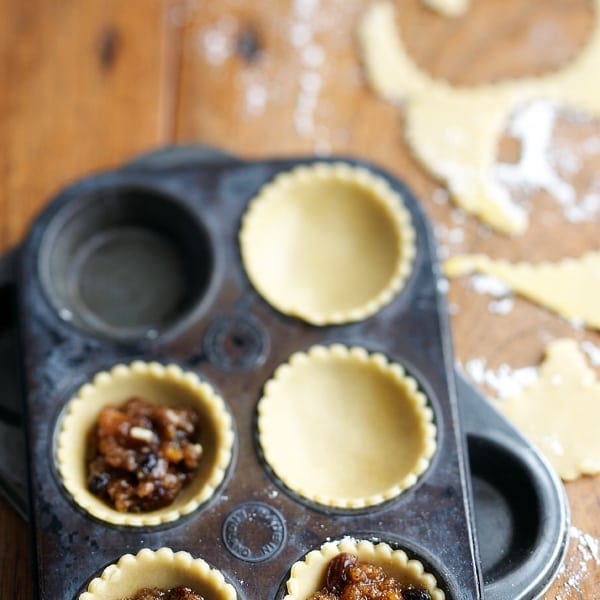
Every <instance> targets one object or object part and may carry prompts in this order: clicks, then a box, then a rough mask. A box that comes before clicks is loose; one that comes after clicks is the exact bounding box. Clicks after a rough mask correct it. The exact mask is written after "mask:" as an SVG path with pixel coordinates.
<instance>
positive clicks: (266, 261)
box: [240, 163, 415, 325]
mask: <svg viewBox="0 0 600 600" xmlns="http://www.w3.org/2000/svg"><path fill="white" fill-rule="evenodd" d="M240 247H241V253H242V260H243V263H244V267H245V269H246V272H247V274H248V277H249V278H250V281H251V282H252V284H253V285H254V287H255V288H256V289H257V290H258V292H259V293H260V294H261V295H262V296H263V297H264V298H265V300H267V302H269V303H270V304H271V305H272V306H274V307H275V308H276V309H278V310H279V311H281V312H283V313H285V314H288V315H292V316H295V317H299V318H301V319H304V320H305V321H308V322H309V323H312V324H314V325H327V324H332V323H346V322H350V321H359V320H361V319H365V318H367V317H368V316H370V315H372V314H374V313H376V312H377V311H378V310H380V309H381V308H382V307H383V306H385V305H386V304H388V303H389V302H391V301H392V299H393V298H394V296H395V295H396V294H397V293H398V292H399V291H400V290H401V289H402V287H403V286H404V284H405V281H406V279H407V277H408V275H409V274H410V272H411V269H412V264H413V260H414V256H415V232H414V229H413V227H412V224H411V219H410V215H409V213H408V211H407V210H406V208H405V207H404V205H403V202H402V198H401V197H400V196H399V195H398V194H397V193H396V192H394V191H393V190H392V188H391V187H390V185H389V184H388V183H387V182H386V181H385V180H384V179H383V178H382V177H379V176H376V175H374V174H373V173H371V172H370V171H368V170H367V169H364V168H361V167H353V166H350V165H348V164H344V163H336V164H325V163H317V164H313V165H311V166H302V167H298V168H296V169H294V170H293V171H290V172H285V173H282V174H280V175H278V176H277V177H276V178H275V179H274V180H273V181H272V182H271V183H269V184H267V185H266V186H265V187H263V188H262V190H261V191H260V192H259V194H258V196H256V197H255V198H254V199H253V200H252V202H251V204H250V206H249V208H248V211H247V212H246V214H245V216H244V219H243V222H242V228H241V231H240Z"/></svg>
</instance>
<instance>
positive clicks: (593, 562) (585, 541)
mask: <svg viewBox="0 0 600 600" xmlns="http://www.w3.org/2000/svg"><path fill="white" fill-rule="evenodd" d="M569 537H570V538H571V552H570V553H569V555H568V557H567V560H566V561H565V563H564V565H563V566H562V567H561V569H560V571H559V573H558V579H557V581H558V585H559V587H560V592H559V593H558V594H557V595H556V596H555V600H571V598H574V597H577V598H583V597H584V596H583V595H582V594H583V591H582V584H583V583H584V582H585V579H586V577H587V576H588V575H589V573H590V570H592V569H594V570H596V569H597V568H598V566H600V539H597V538H594V537H592V536H591V535H589V534H587V533H584V532H583V531H580V530H579V529H577V528H576V527H573V526H571V527H570V529H569ZM574 594H577V596H574ZM588 597H589V596H588Z"/></svg>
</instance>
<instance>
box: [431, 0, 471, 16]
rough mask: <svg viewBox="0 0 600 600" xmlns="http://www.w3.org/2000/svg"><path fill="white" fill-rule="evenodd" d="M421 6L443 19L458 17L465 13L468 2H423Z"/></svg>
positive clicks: (455, 0)
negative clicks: (426, 7) (441, 16)
mask: <svg viewBox="0 0 600 600" xmlns="http://www.w3.org/2000/svg"><path fill="white" fill-rule="evenodd" d="M423 4H425V5H426V6H428V7H429V8H431V9H432V10H435V11H436V12H438V13H440V14H441V15H444V16H445V17H460V16H462V15H464V14H465V13H466V12H467V9H468V8H469V4H470V0H423Z"/></svg>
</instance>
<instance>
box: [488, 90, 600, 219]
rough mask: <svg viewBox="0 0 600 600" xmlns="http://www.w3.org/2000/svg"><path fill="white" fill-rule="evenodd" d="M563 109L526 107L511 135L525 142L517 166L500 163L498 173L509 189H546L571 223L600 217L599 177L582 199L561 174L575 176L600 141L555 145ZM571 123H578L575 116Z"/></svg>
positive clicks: (511, 125)
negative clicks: (555, 136) (554, 141)
mask: <svg viewBox="0 0 600 600" xmlns="http://www.w3.org/2000/svg"><path fill="white" fill-rule="evenodd" d="M560 110H561V109H560V107H559V106H558V105H557V104H555V103H552V102H549V101H538V102H533V103H531V104H528V105H526V106H525V107H524V108H523V109H522V110H520V111H518V112H517V113H516V114H515V115H514V116H513V118H512V119H511V121H510V123H509V126H508V132H509V133H510V134H511V135H512V136H514V137H515V138H516V139H518V140H519V141H520V143H521V156H520V159H519V161H518V162H517V163H515V164H509V163H498V164H497V165H496V167H495V174H496V176H497V177H498V179H499V180H500V181H501V182H502V183H503V184H505V185H507V186H508V187H509V189H513V190H516V191H520V192H522V193H523V194H525V195H528V194H530V193H532V192H534V191H536V190H544V191H546V192H547V193H548V194H550V196H551V197H552V198H554V199H555V200H556V201H557V202H558V204H559V205H560V206H561V208H562V211H563V216H564V218H565V219H566V220H567V221H569V222H571V223H581V222H583V221H593V220H595V219H598V218H600V190H596V189H595V188H596V187H597V186H598V185H599V184H600V179H598V178H596V179H594V180H593V181H592V182H591V188H590V189H588V190H586V191H584V192H583V193H582V194H581V195H580V197H578V194H577V191H576V190H575V188H574V187H573V185H572V184H571V183H570V182H569V181H567V180H565V179H564V178H563V177H561V175H560V174H559V172H560V173H562V174H564V175H565V176H567V177H569V176H571V177H572V176H574V175H576V174H577V173H578V172H579V171H580V170H581V168H582V166H583V161H584V159H585V158H586V157H589V156H592V155H595V154H598V153H600V139H599V138H597V137H591V138H588V139H586V140H585V141H584V142H583V143H582V144H579V145H575V144H569V145H568V146H567V145H564V144H563V145H560V144H556V143H553V141H552V138H553V132H554V129H555V126H556V122H557V118H558V117H559V115H560ZM571 120H576V117H573V119H571Z"/></svg>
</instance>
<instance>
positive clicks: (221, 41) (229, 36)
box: [196, 15, 238, 67]
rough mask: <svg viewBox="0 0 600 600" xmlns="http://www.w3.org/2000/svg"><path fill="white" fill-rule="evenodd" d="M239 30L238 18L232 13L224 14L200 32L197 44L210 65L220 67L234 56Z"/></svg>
mask: <svg viewBox="0 0 600 600" xmlns="http://www.w3.org/2000/svg"><path fill="white" fill-rule="evenodd" d="M237 31H238V22H237V20H236V19H234V18H233V17H232V16H230V15H223V16H222V17H221V18H220V19H219V20H218V21H217V22H216V23H215V24H214V25H212V26H211V27H209V28H208V29H205V30H204V31H201V32H200V34H199V35H198V37H197V38H196V46H197V48H198V49H199V50H200V51H201V52H202V55H203V56H204V59H205V60H206V62H207V63H208V64H209V65H212V66H213V67H220V66H221V65H222V64H224V63H225V62H226V61H227V60H228V59H229V58H231V57H232V56H233V54H234V53H235V48H236V34H237Z"/></svg>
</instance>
